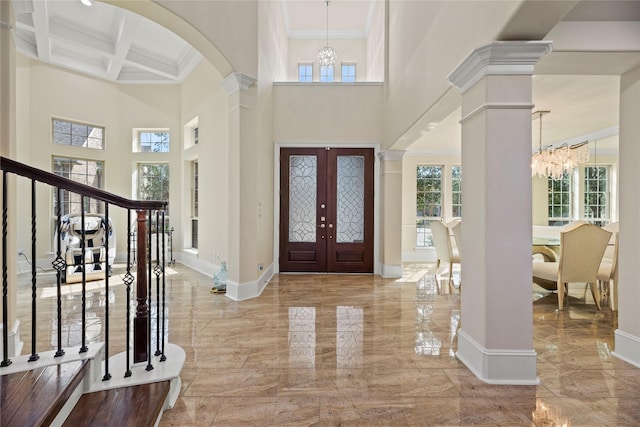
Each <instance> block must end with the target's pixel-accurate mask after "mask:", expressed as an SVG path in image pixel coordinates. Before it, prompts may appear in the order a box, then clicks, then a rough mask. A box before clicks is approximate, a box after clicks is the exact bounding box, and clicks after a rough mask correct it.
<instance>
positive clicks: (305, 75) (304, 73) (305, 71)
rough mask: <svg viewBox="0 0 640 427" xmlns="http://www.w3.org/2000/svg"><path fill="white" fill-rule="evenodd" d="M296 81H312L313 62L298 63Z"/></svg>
mask: <svg viewBox="0 0 640 427" xmlns="http://www.w3.org/2000/svg"><path fill="white" fill-rule="evenodd" d="M298 81H299V82H312V81H313V64H306V63H305V64H298Z"/></svg>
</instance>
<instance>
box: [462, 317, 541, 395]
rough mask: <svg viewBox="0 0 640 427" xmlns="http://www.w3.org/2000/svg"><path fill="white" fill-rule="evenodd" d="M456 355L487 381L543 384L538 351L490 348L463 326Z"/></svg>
mask: <svg viewBox="0 0 640 427" xmlns="http://www.w3.org/2000/svg"><path fill="white" fill-rule="evenodd" d="M456 357H457V358H458V359H459V360H460V361H461V362H462V363H464V364H465V365H466V366H467V368H469V370H471V372H473V373H474V375H475V376H476V377H478V378H479V379H481V380H482V381H484V382H486V383H488V384H507V385H538V384H540V380H539V379H538V377H537V374H536V352H535V350H488V349H486V348H483V347H482V346H481V345H480V344H478V343H477V342H476V341H475V340H474V339H473V338H471V337H470V336H469V335H467V334H466V333H465V332H464V331H463V330H462V329H460V330H459V331H458V351H457V352H456Z"/></svg>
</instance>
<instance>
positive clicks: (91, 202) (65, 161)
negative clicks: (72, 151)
mask: <svg viewBox="0 0 640 427" xmlns="http://www.w3.org/2000/svg"><path fill="white" fill-rule="evenodd" d="M52 169H53V173H54V174H56V175H59V176H62V177H65V178H68V179H70V180H72V181H75V182H79V183H81V184H85V185H89V186H91V187H95V188H102V186H103V177H102V175H103V172H104V163H103V162H99V161H94V160H84V159H74V158H66V157H54V158H53V165H52ZM58 198H59V194H58V192H57V191H55V190H54V191H53V215H54V216H56V215H57V214H58ZM60 203H61V206H60V209H61V213H62V215H63V216H64V215H69V214H81V213H82V211H83V210H84V211H85V212H86V213H103V211H104V207H103V204H102V202H99V201H97V200H95V199H91V198H89V197H85V198H84V206H83V201H82V196H80V195H79V194H76V193H72V192H70V191H67V190H62V196H61V199H60Z"/></svg>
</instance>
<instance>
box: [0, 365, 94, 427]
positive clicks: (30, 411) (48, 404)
mask: <svg viewBox="0 0 640 427" xmlns="http://www.w3.org/2000/svg"><path fill="white" fill-rule="evenodd" d="M88 369H89V364H88V363H87V361H86V360H76V361H73V362H67V363H60V364H55V365H50V366H44V367H39V368H35V369H32V370H29V371H24V372H16V373H12V374H5V375H0V401H1V402H2V405H1V407H0V420H1V421H2V423H1V424H2V426H3V427H4V426H6V427H12V426H15V427H24V426H48V425H50V424H51V422H52V421H53V420H54V419H55V417H56V416H57V415H58V412H59V411H60V409H61V408H62V407H63V406H64V404H65V403H66V401H67V400H68V399H69V397H71V395H72V394H73V392H74V390H75V389H76V388H77V387H78V385H79V384H80V383H81V382H82V380H83V378H84V376H85V374H86V372H87V371H88Z"/></svg>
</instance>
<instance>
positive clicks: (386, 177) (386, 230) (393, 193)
mask: <svg viewBox="0 0 640 427" xmlns="http://www.w3.org/2000/svg"><path fill="white" fill-rule="evenodd" d="M404 154H405V152H404V151H381V152H380V153H379V156H380V160H381V162H380V163H381V165H380V207H381V209H380V265H381V271H380V274H381V276H382V277H402V158H403V157H404Z"/></svg>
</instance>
